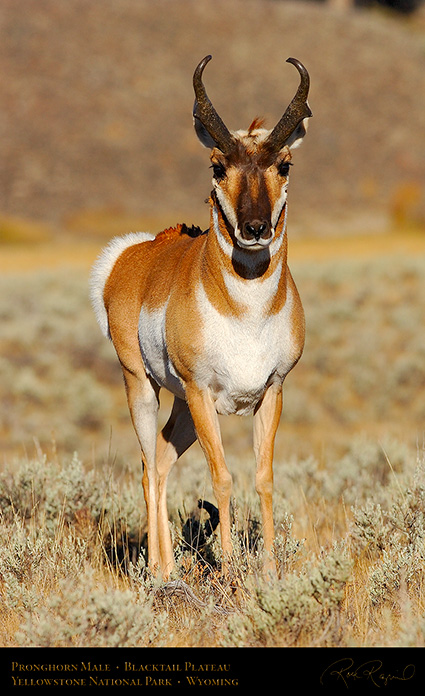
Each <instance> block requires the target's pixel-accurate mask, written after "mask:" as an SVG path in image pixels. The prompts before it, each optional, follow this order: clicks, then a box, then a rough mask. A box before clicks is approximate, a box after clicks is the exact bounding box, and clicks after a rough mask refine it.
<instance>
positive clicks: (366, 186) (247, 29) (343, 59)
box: [0, 0, 425, 234]
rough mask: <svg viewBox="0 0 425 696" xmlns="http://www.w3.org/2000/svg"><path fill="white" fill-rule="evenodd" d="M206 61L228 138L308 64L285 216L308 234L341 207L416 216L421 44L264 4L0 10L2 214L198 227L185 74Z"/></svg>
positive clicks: (423, 96) (282, 97) (391, 27)
mask: <svg viewBox="0 0 425 696" xmlns="http://www.w3.org/2000/svg"><path fill="white" fill-rule="evenodd" d="M207 53H212V54H213V57H214V59H213V61H212V63H211V64H210V65H209V66H208V69H207V71H206V73H205V82H206V84H207V87H208V92H209V94H210V96H211V98H212V100H213V101H214V103H215V105H216V107H217V109H218V110H219V112H220V114H221V115H222V117H223V119H224V120H225V121H226V123H227V124H228V126H229V127H230V128H239V127H246V126H248V124H249V123H250V121H251V120H252V118H253V117H255V116H257V115H261V116H264V117H266V119H267V123H268V124H269V125H270V126H272V125H274V123H275V122H276V121H277V119H278V118H279V117H280V115H281V113H282V111H283V110H284V108H285V107H286V105H287V103H288V101H289V99H291V97H292V95H293V93H294V91H295V89H296V85H297V79H298V77H297V74H296V72H295V71H294V69H293V68H292V67H291V66H288V65H286V64H285V59H286V58H287V57H288V56H289V55H294V56H296V57H298V58H299V59H300V60H302V61H303V62H304V63H305V64H306V66H307V67H308V69H309V71H310V74H311V79H312V88H311V99H310V102H311V106H312V109H313V112H314V119H313V120H312V122H311V128H310V131H309V134H308V138H307V139H306V141H305V143H304V145H303V147H302V149H301V150H300V151H299V152H297V153H296V158H295V163H296V167H295V168H294V172H293V179H292V182H291V203H292V207H291V216H292V220H293V221H295V222H302V223H303V224H305V225H306V227H307V228H308V233H309V234H311V233H312V232H314V231H315V224H316V221H317V220H318V219H319V218H320V217H321V216H322V219H324V220H325V221H327V223H328V222H329V221H331V220H332V219H334V217H335V215H339V214H340V213H344V214H346V215H349V216H350V217H351V218H353V219H354V220H355V226H356V225H357V227H358V228H367V226H368V225H372V224H373V219H374V216H376V215H381V214H384V215H386V214H387V213H388V212H389V211H391V209H392V208H394V206H397V205H398V204H399V203H398V199H399V198H400V197H401V198H402V202H401V206H402V207H403V205H407V206H410V207H412V209H413V212H412V215H414V216H415V215H418V214H422V215H424V217H425V214H424V213H423V212H422V213H421V212H420V211H421V205H422V206H423V200H422V203H421V196H423V188H424V182H425V159H424V157H423V152H424V145H425V133H424V128H423V114H424V112H425V51H424V37H423V35H421V34H420V33H419V32H416V33H415V31H414V30H413V29H412V28H411V27H410V26H409V25H408V24H406V23H401V22H400V21H396V20H391V19H388V18H387V17H385V16H383V15H380V14H370V13H365V12H359V11H357V12H354V13H348V14H346V13H343V14H340V13H338V12H334V11H332V9H330V8H328V7H327V6H323V5H322V4H315V3H303V2H271V1H270V0H243V1H242V0H214V1H213V0H204V1H203V2H197V1H196V0H179V2H169V1H167V0H156V2H155V3H152V2H149V0H102V2H101V3H87V2H86V0H67V2H66V3H58V2H57V0H37V2H34V1H33V0H20V2H19V3H17V2H16V1H15V0H2V9H1V17H0V61H1V64H2V70H1V71H0V105H1V107H0V138H1V142H2V150H3V152H2V157H1V159H0V214H6V215H20V216H24V217H26V218H31V219H38V220H48V221H52V222H54V223H55V224H58V223H59V224H61V225H66V224H68V225H69V226H71V227H72V224H71V221H72V220H74V222H75V220H77V221H78V215H79V214H81V213H82V212H84V211H90V210H97V211H110V212H111V214H118V213H120V214H128V215H131V214H137V215H144V216H150V217H155V216H158V214H159V213H162V215H163V216H164V215H165V216H168V215H169V216H170V222H175V221H176V219H175V218H176V215H177V216H180V218H182V217H183V216H184V217H185V218H186V219H187V220H188V221H195V218H196V222H199V223H200V224H204V222H206V221H207V211H206V207H205V205H204V203H203V201H204V199H205V197H206V196H207V195H208V193H209V190H210V172H209V170H208V164H209V162H208V154H207V152H205V151H204V150H203V149H202V148H201V147H200V145H199V143H198V142H197V140H196V137H195V136H194V133H193V130H192V119H191V108H192V102H193V93H192V84H191V80H192V73H193V69H194V67H195V66H196V64H197V62H198V61H199V60H200V58H202V57H203V56H204V55H205V54H207ZM404 191H407V199H406V198H405V197H404V194H403V192H404ZM406 200H407V203H404V201H406ZM323 214H324V216H323ZM74 228H78V222H77V224H74Z"/></svg>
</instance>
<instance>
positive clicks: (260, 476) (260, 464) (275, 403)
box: [254, 384, 282, 572]
mask: <svg viewBox="0 0 425 696" xmlns="http://www.w3.org/2000/svg"><path fill="white" fill-rule="evenodd" d="M281 413H282V386H281V385H280V384H279V385H271V386H270V387H269V388H268V390H267V391H266V393H265V394H264V396H263V398H262V400H261V401H260V403H259V404H258V405H257V408H256V409H255V413H254V452H255V457H256V461H257V472H256V477H255V488H256V490H257V493H258V495H259V496H260V504H261V515H262V522H263V540H264V551H265V559H264V570H265V572H270V571H271V572H274V571H275V562H274V559H273V542H274V523H273V452H274V441H275V437H276V431H277V428H278V425H279V420H280V416H281Z"/></svg>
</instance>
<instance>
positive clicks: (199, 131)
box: [193, 114, 217, 150]
mask: <svg viewBox="0 0 425 696" xmlns="http://www.w3.org/2000/svg"><path fill="white" fill-rule="evenodd" d="M193 125H194V127H195V132H196V135H197V136H198V138H199V141H200V142H201V143H202V145H203V146H204V147H208V148H209V149H210V150H212V149H213V148H214V147H216V146H217V143H216V142H215V140H213V138H212V137H211V135H210V134H209V133H208V131H207V129H206V128H205V126H204V125H203V123H202V122H201V121H200V120H199V118H197V117H196V116H195V114H193Z"/></svg>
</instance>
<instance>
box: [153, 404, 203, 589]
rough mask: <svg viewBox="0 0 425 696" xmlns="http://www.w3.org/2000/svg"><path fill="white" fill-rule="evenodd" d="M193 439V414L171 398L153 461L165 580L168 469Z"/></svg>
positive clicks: (169, 558)
mask: <svg viewBox="0 0 425 696" xmlns="http://www.w3.org/2000/svg"><path fill="white" fill-rule="evenodd" d="M195 440H196V434H195V429H194V426H193V421H192V416H191V415H190V411H189V409H188V406H187V404H186V402H185V401H183V400H182V399H178V398H177V397H176V398H175V399H174V404H173V408H172V411H171V415H170V417H169V419H168V422H167V423H166V425H165V426H164V428H163V429H162V431H161V432H160V433H159V435H158V438H157V445H156V461H157V472H158V484H159V487H158V495H159V500H158V524H159V550H160V555H161V568H162V574H163V577H164V579H166V578H167V577H168V576H169V574H170V572H171V571H172V569H173V566H174V556H173V548H172V544H171V534H170V528H169V524H168V512H167V480H168V475H169V473H170V471H171V468H172V467H173V465H174V464H175V462H176V461H177V459H178V458H179V457H180V455H182V454H183V452H185V451H186V450H187V449H188V448H189V447H190V446H191V445H192V444H193V443H194V442H195Z"/></svg>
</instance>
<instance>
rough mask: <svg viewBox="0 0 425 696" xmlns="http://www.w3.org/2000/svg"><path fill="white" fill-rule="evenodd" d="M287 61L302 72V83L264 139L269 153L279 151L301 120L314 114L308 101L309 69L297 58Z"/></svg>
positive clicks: (265, 147) (265, 148)
mask: <svg viewBox="0 0 425 696" xmlns="http://www.w3.org/2000/svg"><path fill="white" fill-rule="evenodd" d="M286 62H287V63H291V64H292V65H294V66H295V67H296V69H297V70H298V72H299V74H300V84H299V86H298V89H297V91H296V93H295V96H294V98H293V99H292V101H291V103H290V104H289V106H288V107H287V109H286V111H285V113H284V114H283V116H282V118H281V119H280V121H279V122H278V123H277V124H276V126H275V127H274V128H273V130H272V132H271V133H270V135H269V136H268V138H267V139H266V140H265V141H264V146H263V147H264V150H265V151H267V152H268V153H275V152H278V151H279V150H280V149H281V148H282V147H283V146H284V144H285V142H286V141H287V140H288V138H289V137H290V136H291V135H292V133H293V132H294V130H295V129H296V127H297V126H298V125H299V124H300V123H301V121H303V120H304V119H305V118H311V116H312V115H313V114H312V111H311V109H310V107H309V105H308V102H307V98H308V91H309V88H310V76H309V74H308V71H307V69H306V68H305V67H304V65H303V64H302V63H301V61H299V60H298V59H297V58H288V59H287V61H286Z"/></svg>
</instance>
